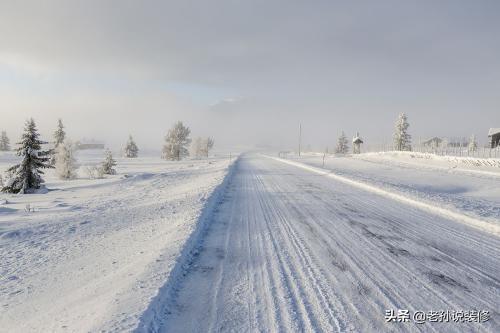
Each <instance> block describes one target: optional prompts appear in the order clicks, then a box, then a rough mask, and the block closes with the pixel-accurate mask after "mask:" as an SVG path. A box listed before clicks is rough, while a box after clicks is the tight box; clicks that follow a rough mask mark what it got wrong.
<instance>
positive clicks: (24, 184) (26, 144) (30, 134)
mask: <svg viewBox="0 0 500 333" xmlns="http://www.w3.org/2000/svg"><path fill="white" fill-rule="evenodd" d="M39 136H40V134H38V131H37V129H36V125H35V121H34V120H33V118H31V119H29V120H27V121H26V125H25V128H24V133H23V135H22V137H21V142H19V143H18V145H20V146H19V148H17V155H18V156H21V157H22V161H21V163H19V164H17V165H14V166H12V167H11V168H9V169H8V170H7V172H8V173H9V174H10V177H9V179H8V180H7V182H6V184H5V185H4V187H3V188H2V192H7V193H30V192H32V191H33V190H35V189H39V188H40V186H41V184H42V183H43V182H44V181H43V179H42V176H41V175H43V170H42V169H47V168H52V166H51V165H50V164H49V157H48V155H49V153H50V151H43V150H42V145H43V144H46V143H47V142H44V141H41V140H39Z"/></svg>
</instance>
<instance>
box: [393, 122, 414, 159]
mask: <svg viewBox="0 0 500 333" xmlns="http://www.w3.org/2000/svg"><path fill="white" fill-rule="evenodd" d="M408 127H410V124H409V123H408V118H407V117H406V115H405V114H404V113H401V114H400V115H399V117H398V120H397V121H396V125H395V131H394V149H395V150H398V151H403V150H411V135H410V134H408Z"/></svg>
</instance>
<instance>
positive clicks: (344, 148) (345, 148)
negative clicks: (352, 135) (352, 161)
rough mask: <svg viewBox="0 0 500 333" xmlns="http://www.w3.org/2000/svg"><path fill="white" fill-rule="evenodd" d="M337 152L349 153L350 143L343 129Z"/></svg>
mask: <svg viewBox="0 0 500 333" xmlns="http://www.w3.org/2000/svg"><path fill="white" fill-rule="evenodd" d="M335 152H336V153H337V154H347V153H348V152H349V143H348V141H347V137H346V136H345V134H344V131H342V134H341V135H340V137H339V139H338V141H337V147H336V148H335Z"/></svg>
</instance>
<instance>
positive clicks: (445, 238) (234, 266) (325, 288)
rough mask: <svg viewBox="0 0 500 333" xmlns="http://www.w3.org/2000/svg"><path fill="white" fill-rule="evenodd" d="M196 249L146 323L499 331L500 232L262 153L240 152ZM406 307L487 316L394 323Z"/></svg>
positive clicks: (200, 327) (198, 327)
mask: <svg viewBox="0 0 500 333" xmlns="http://www.w3.org/2000/svg"><path fill="white" fill-rule="evenodd" d="M199 247H200V252H199V253H198V254H197V255H195V256H193V258H192V259H191V261H190V262H188V263H185V267H186V271H185V275H184V277H183V278H181V279H179V280H178V281H175V282H172V283H175V286H174V288H173V290H175V293H174V295H173V297H168V298H167V297H165V299H163V300H161V301H162V302H163V304H162V309H163V311H162V313H161V314H159V315H157V316H156V318H154V320H155V323H154V324H153V323H146V325H145V326H143V327H150V328H151V327H154V329H153V330H158V331H162V332H202V331H212V332H220V331H236V332H259V331H260V332H287V331H289V332H332V331H339V332H344V331H352V332H382V331H425V332H432V331H435V332H448V331H449V332H464V331H481V332H483V331H487V332H488V331H489V332H495V331H496V332H499V331H500V322H499V314H498V312H497V311H498V309H500V280H499V278H500V240H499V239H498V237H497V236H495V235H493V234H490V233H487V232H485V231H481V230H477V229H473V228H471V227H469V226H467V225H464V224H461V223H458V222H457V221H454V220H452V219H446V218H444V217H440V216H436V215H433V214H432V213H430V212H425V211H422V210H419V209H417V208H415V207H411V206H405V205H404V204H402V203H398V202H395V201H393V200H391V199H389V198H385V197H383V196H378V195H376V194H373V193H370V192H367V191H363V190H362V189H359V188H355V187H352V186H349V185H347V184H343V183H341V182H338V181H336V180H334V179H331V178H328V177H325V176H324V175H318V174H315V173H312V172H309V171H307V170H303V169H301V168H297V167H295V166H292V165H287V164H285V163H281V162H279V161H276V160H273V159H270V158H266V157H263V156H259V155H244V156H242V157H240V160H239V162H238V164H237V166H236V169H235V173H234V175H233V178H232V180H231V181H230V183H229V184H228V187H227V190H226V193H225V195H224V198H223V200H221V203H220V205H219V206H218V207H217V208H216V211H215V213H214V215H213V220H212V221H211V222H210V224H209V227H208V229H207V230H206V232H205V234H204V236H203V237H202V240H201V243H200V245H199ZM167 283H168V282H167ZM160 296H161V295H160ZM170 296H172V295H170ZM160 303H161V302H160ZM398 309H401V310H408V311H409V313H410V314H413V313H415V311H425V312H428V311H446V310H450V311H458V310H464V311H469V310H478V311H481V310H483V311H489V313H490V319H489V320H488V321H486V322H483V323H455V322H453V323H429V322H426V323H423V324H417V323H415V322H414V321H413V319H412V318H410V321H409V322H402V323H401V322H386V318H385V315H386V310H395V311H397V310H398ZM138 330H141V329H140V328H139V329H138Z"/></svg>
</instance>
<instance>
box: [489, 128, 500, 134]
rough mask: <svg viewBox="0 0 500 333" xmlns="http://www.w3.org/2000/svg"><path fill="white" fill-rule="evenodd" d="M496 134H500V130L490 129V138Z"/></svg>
mask: <svg viewBox="0 0 500 333" xmlns="http://www.w3.org/2000/svg"><path fill="white" fill-rule="evenodd" d="M495 134H500V128H498V127H497V128H490V130H489V131H488V136H493V135H495Z"/></svg>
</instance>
